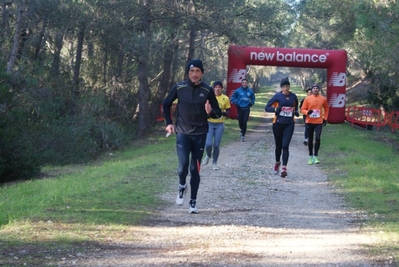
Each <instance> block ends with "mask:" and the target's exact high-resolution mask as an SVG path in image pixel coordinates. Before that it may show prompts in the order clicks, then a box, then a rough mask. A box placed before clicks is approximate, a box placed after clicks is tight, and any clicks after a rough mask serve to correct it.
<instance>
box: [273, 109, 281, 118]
mask: <svg viewBox="0 0 399 267" xmlns="http://www.w3.org/2000/svg"><path fill="white" fill-rule="evenodd" d="M280 112H281V108H280V107H278V108H276V109H275V110H274V114H276V116H278V115H279V114H280Z"/></svg>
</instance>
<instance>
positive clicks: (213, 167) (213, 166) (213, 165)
mask: <svg viewBox="0 0 399 267" xmlns="http://www.w3.org/2000/svg"><path fill="white" fill-rule="evenodd" d="M212 170H214V171H218V170H219V167H218V166H217V165H216V163H213V164H212Z"/></svg>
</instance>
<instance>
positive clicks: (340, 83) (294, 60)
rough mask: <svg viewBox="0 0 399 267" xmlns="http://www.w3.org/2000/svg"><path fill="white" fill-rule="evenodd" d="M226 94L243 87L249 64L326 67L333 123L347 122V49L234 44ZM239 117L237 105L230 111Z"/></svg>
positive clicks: (230, 53)
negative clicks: (242, 83) (242, 81)
mask: <svg viewBox="0 0 399 267" xmlns="http://www.w3.org/2000/svg"><path fill="white" fill-rule="evenodd" d="M228 55H229V63H228V77H227V89H226V93H227V95H228V96H229V97H230V96H231V95H232V93H233V92H234V90H235V89H237V88H238V87H240V86H241V80H242V79H243V78H245V76H246V68H247V65H264V66H282V67H304V68H326V69H327V79H328V80H327V100H328V103H329V105H330V113H329V115H328V122H329V123H343V122H345V97H346V96H345V90H346V58H347V56H346V51H345V50H318V49H298V48H271V47H251V46H230V47H229V51H228ZM230 116H231V117H232V118H237V110H236V108H235V107H234V106H233V107H232V109H231V112H230Z"/></svg>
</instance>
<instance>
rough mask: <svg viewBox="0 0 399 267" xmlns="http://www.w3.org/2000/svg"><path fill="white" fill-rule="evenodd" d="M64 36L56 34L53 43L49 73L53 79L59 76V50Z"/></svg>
mask: <svg viewBox="0 0 399 267" xmlns="http://www.w3.org/2000/svg"><path fill="white" fill-rule="evenodd" d="M63 38H64V35H63V34H62V33H60V32H57V33H56V35H55V42H54V45H55V47H54V55H53V62H51V70H50V73H51V75H52V76H53V77H56V76H58V75H59V74H60V63H61V49H62V45H63Z"/></svg>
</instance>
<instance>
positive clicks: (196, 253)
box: [77, 121, 380, 266]
mask: <svg viewBox="0 0 399 267" xmlns="http://www.w3.org/2000/svg"><path fill="white" fill-rule="evenodd" d="M327 127H329V126H327ZM330 127H333V126H330ZM303 130H304V127H303V125H301V124H297V126H296V129H295V133H294V137H293V140H292V142H291V146H290V155H291V156H290V160H289V163H288V176H287V177H286V178H284V179H283V178H281V177H280V176H277V175H274V174H273V171H272V167H273V163H274V157H273V155H274V144H273V136H272V133H271V125H270V123H267V122H266V121H265V123H264V124H263V125H261V126H260V127H259V129H258V130H256V131H250V132H249V133H248V134H247V136H246V142H239V141H238V138H237V142H234V143H232V144H230V145H229V146H226V147H223V148H222V150H221V155H220V159H219V166H220V170H219V171H213V170H212V168H211V165H208V166H204V167H203V168H202V170H201V174H202V176H201V177H202V181H201V186H200V190H199V195H198V201H197V202H198V207H199V210H200V213H199V214H188V203H187V201H186V203H185V205H184V206H180V207H179V206H176V205H175V204H174V201H175V197H176V187H177V178H176V180H175V181H174V182H173V183H171V184H170V185H167V186H169V187H170V190H169V193H168V194H166V195H164V196H162V198H163V199H164V201H165V203H166V205H165V206H164V207H162V208H160V209H159V210H158V214H156V215H155V216H154V219H153V220H152V221H150V222H149V225H148V226H142V227H132V229H131V232H130V233H127V234H132V235H133V236H134V241H132V242H127V243H123V244H120V243H118V244H115V246H114V247H113V249H112V250H103V251H101V252H100V253H99V254H96V255H95V257H90V258H89V259H86V260H84V261H80V262H78V263H77V265H79V266H380V265H378V264H373V262H372V261H371V259H369V258H367V256H366V254H365V253H364V250H363V248H364V246H369V245H372V243H373V238H372V237H371V236H368V235H367V234H365V233H361V232H360V231H358V216H359V214H357V213H355V212H353V211H351V210H350V209H347V208H346V207H345V204H344V202H343V201H342V199H341V198H340V196H339V194H338V193H337V192H336V190H335V189H334V188H332V187H331V186H330V185H329V183H328V182H327V177H326V175H325V174H324V173H323V172H322V171H321V168H320V165H313V166H309V165H307V150H306V147H305V146H304V145H303V144H302V141H303ZM237 137H238V134H237ZM320 161H321V163H322V161H323V154H322V153H320Z"/></svg>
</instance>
